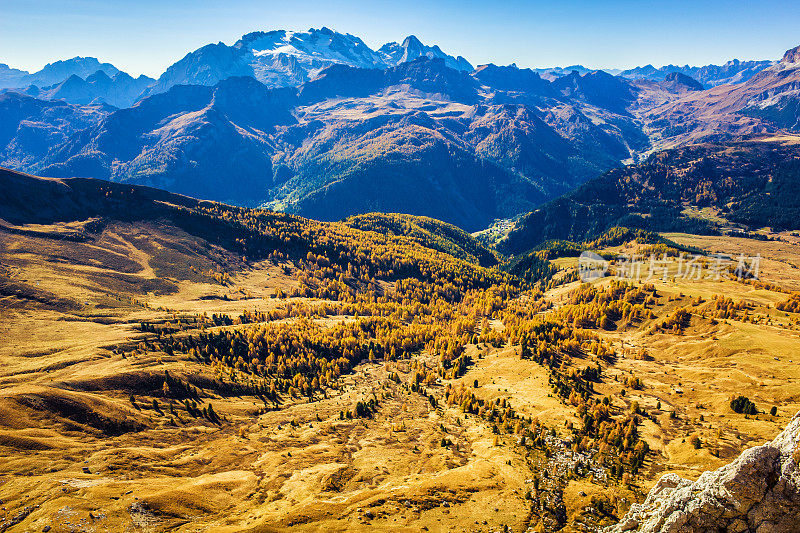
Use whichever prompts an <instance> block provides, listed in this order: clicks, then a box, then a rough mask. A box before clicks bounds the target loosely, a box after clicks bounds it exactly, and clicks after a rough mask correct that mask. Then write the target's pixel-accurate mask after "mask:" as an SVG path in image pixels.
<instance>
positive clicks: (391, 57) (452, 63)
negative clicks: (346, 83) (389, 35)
mask: <svg viewBox="0 0 800 533" xmlns="http://www.w3.org/2000/svg"><path fill="white" fill-rule="evenodd" d="M378 53H380V54H382V55H383V58H384V62H385V63H386V64H387V65H398V64H400V63H407V62H409V61H414V60H415V59H418V58H420V57H427V58H429V59H443V60H444V62H445V64H446V65H447V66H448V67H450V68H454V69H456V70H463V71H467V72H470V71H472V70H473V67H472V65H471V64H470V63H469V61H467V60H466V59H464V58H463V57H461V56H457V57H453V56H451V55H448V54H446V53H445V52H443V51H442V49H441V48H439V47H438V46H436V45H434V46H426V45H424V44H422V41H420V40H419V39H418V38H417V37H416V36H415V35H409V36H408V37H406V38H405V39H403V43H402V44H398V43H396V42H393V43H386V44H384V45H383V46H381V47H380V48H379V49H378Z"/></svg>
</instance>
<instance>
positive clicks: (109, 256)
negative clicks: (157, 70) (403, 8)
mask: <svg viewBox="0 0 800 533" xmlns="http://www.w3.org/2000/svg"><path fill="white" fill-rule="evenodd" d="M87 4H92V5H93V6H94V5H95V4H94V3H87ZM200 4H202V3H197V5H198V7H197V9H201V7H202V6H200ZM448 52H449V51H448ZM448 52H445V51H443V50H442V49H441V48H440V47H438V46H429V45H425V44H423V43H422V42H420V40H419V39H417V38H416V37H413V36H409V37H407V38H406V39H404V40H403V41H402V42H391V43H388V44H385V45H383V46H380V47H379V48H377V49H372V48H370V47H369V46H367V45H366V44H365V43H364V42H363V41H362V40H361V39H359V38H358V37H356V36H353V35H349V34H341V33H337V32H334V31H332V30H330V29H327V28H321V29H311V30H309V31H307V32H292V31H283V30H279V31H269V32H255V33H250V34H247V35H245V36H243V37H242V38H241V39H239V40H238V41H237V42H235V43H234V44H233V45H230V46H229V45H227V44H224V43H218V44H209V45H207V46H203V47H201V48H199V49H197V50H195V51H193V52H190V53H188V54H186V56H185V57H183V58H182V59H180V60H179V61H177V62H176V63H174V64H173V65H172V66H170V67H169V68H167V69H166V71H165V72H164V73H163V74H161V75H160V76H159V77H158V79H153V78H148V77H146V76H139V77H134V76H131V75H129V74H128V73H125V72H122V71H120V70H118V69H117V68H116V67H114V66H113V65H111V64H109V63H103V62H100V61H99V60H98V59H95V58H81V57H76V58H73V59H69V60H64V61H56V62H54V63H51V64H48V65H47V66H45V67H44V68H43V69H42V70H40V71H38V72H26V71H23V70H20V69H15V68H12V67H10V66H7V65H0V86H2V88H1V89H0V91H2V92H0V165H2V167H1V168H0V533H4V532H8V533H17V532H36V531H41V532H43V533H48V532H50V533H68V532H69V533H74V532H87V533H88V532H106V531H108V532H131V533H139V532H142V533H144V532H161V531H171V532H172V531H174V532H186V533H189V532H192V533H198V532H207V533H220V532H221V533H229V532H230V533H233V532H242V531H244V532H251V533H262V532H263V533H272V532H284V531H286V532H288V531H292V532H294V531H303V532H305V531H309V532H311V531H314V532H317V531H364V532H367V531H369V532H372V531H386V532H396V531H397V532H412V531H414V532H419V531H428V532H440V531H441V532H445V531H457V532H461V531H471V532H484V533H489V532H504V533H506V532H516V533H522V532H525V533H528V532H535V533H543V532H556V531H558V532H564V533H579V532H580V533H584V532H593V533H595V532H597V533H600V532H602V533H623V532H638V533H705V532H714V533H723V532H724V533H751V532H753V533H791V532H797V531H800V412H799V411H800V393H798V390H800V389H798V386H800V359H798V353H800V350H798V348H799V347H800V47H798V48H794V49H792V50H789V51H787V52H786V53H785V54H784V55H783V57H781V58H774V59H775V60H774V61H773V60H748V59H743V60H731V61H729V62H726V63H725V64H723V65H705V66H674V65H669V66H664V67H658V68H657V67H654V66H652V65H646V66H643V67H637V68H633V69H629V70H625V71H618V70H594V69H588V68H585V67H583V66H580V65H576V66H569V67H547V68H545V67H543V68H536V69H532V68H519V67H517V66H516V65H509V66H498V65H494V64H487V65H479V66H473V65H472V64H470V63H469V62H468V61H467V60H466V59H465V58H464V57H461V56H458V55H450V54H449V53H448ZM795 359H798V360H797V361H795Z"/></svg>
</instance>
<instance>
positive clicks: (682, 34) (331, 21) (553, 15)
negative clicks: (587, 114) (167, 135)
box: [0, 0, 800, 77]
mask: <svg viewBox="0 0 800 533" xmlns="http://www.w3.org/2000/svg"><path fill="white" fill-rule="evenodd" d="M321 26H328V27H329V28H331V29H334V30H337V31H340V32H343V33H352V34H354V35H358V36H359V37H361V38H362V39H364V41H365V42H366V43H367V44H368V45H370V46H371V47H373V48H377V47H378V46H380V45H381V44H383V43H385V42H387V41H400V40H402V39H403V38H404V37H405V36H407V35H409V34H414V35H416V36H417V37H419V38H420V40H422V41H423V42H424V43H426V44H438V45H440V46H441V47H442V49H443V50H444V51H445V52H448V53H450V54H453V55H463V56H464V57H466V58H467V59H468V60H469V61H470V62H472V63H473V64H474V65H479V64H483V63H488V62H493V63H497V64H509V63H512V62H515V63H517V65H519V66H525V67H549V66H568V65H574V64H583V65H585V66H588V67H591V68H601V67H603V68H627V67H632V66H637V65H645V64H647V63H652V64H654V65H656V66H661V65H664V64H668V63H675V64H692V65H703V64H708V63H721V62H724V61H727V60H729V59H732V58H739V59H777V58H779V57H780V56H781V55H782V54H783V52H784V51H785V50H787V49H789V48H792V47H794V46H797V45H798V44H800V1H798V0H790V1H787V0H768V1H766V2H745V1H739V0H729V1H724V0H692V1H687V0H673V1H658V2H654V1H649V0H608V1H603V0H595V1H578V0H561V1H551V2H546V1H539V0H530V1H516V0H514V1H503V0H495V1H489V2H487V1H472V0H439V1H437V0H430V1H427V2H415V1H410V0H406V1H400V2H394V1H387V0H370V1H364V0H345V1H339V2H337V1H332V0H329V1H321V0H295V1H292V0H282V1H274V0H216V1H208V0H192V1H189V0H174V1H170V0H136V1H133V0H78V1H74V0H0V63H7V64H9V65H10V66H12V67H17V68H23V69H26V70H31V71H33V70H38V69H40V68H41V67H42V66H44V64H45V63H48V62H50V61H54V60H57V59H65V58H70V57H74V56H76V55H80V56H95V57H98V58H99V59H100V60H101V61H108V62H111V63H114V64H115V65H116V66H117V67H119V68H121V69H123V70H125V71H127V72H129V73H131V74H134V75H137V74H142V73H143V74H147V75H150V76H154V77H156V76H158V75H159V74H160V73H161V72H163V70H164V69H165V68H166V67H167V66H169V65H170V64H172V63H173V62H175V61H176V60H178V59H180V58H181V57H183V56H184V55H185V54H186V53H187V52H189V51H191V50H194V49H196V48H198V47H200V46H202V45H204V44H208V43H210V42H218V41H222V42H225V43H227V44H232V43H233V42H235V41H236V40H237V39H238V38H239V37H240V36H241V35H243V34H244V33H247V32H250V31H254V30H270V29H290V30H305V29H308V28H310V27H315V28H318V27H321Z"/></svg>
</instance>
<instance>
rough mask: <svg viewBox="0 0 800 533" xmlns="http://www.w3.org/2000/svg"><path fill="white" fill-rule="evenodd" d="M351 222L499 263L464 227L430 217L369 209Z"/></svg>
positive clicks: (348, 222) (488, 263)
mask: <svg viewBox="0 0 800 533" xmlns="http://www.w3.org/2000/svg"><path fill="white" fill-rule="evenodd" d="M343 223H344V224H346V225H347V226H350V227H353V228H357V229H361V230H364V231H374V232H377V233H381V234H388V235H403V236H404V237H409V238H411V239H413V240H414V241H416V242H417V243H419V244H420V245H422V246H424V247H426V248H431V249H433V250H438V251H440V252H444V253H446V254H448V255H452V256H453V257H457V258H458V259H463V260H464V261H468V262H470V263H475V264H478V265H481V266H493V265H495V264H497V258H496V257H495V256H494V254H493V253H492V252H491V251H489V250H488V249H486V248H484V247H483V246H482V245H481V244H480V243H479V242H478V241H476V240H475V238H474V237H473V236H472V235H470V234H469V233H467V232H465V231H464V230H462V229H460V228H457V227H456V226H453V225H452V224H446V223H444V222H441V221H439V220H436V219H434V218H429V217H417V216H412V215H403V214H397V213H368V214H364V215H355V216H352V217H349V218H347V219H345V220H344V221H343Z"/></svg>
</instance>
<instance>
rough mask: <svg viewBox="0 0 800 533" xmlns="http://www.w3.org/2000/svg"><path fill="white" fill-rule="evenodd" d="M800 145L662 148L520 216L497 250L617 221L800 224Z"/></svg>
mask: <svg viewBox="0 0 800 533" xmlns="http://www.w3.org/2000/svg"><path fill="white" fill-rule="evenodd" d="M797 147H798V144H797V142H796V140H795V139H793V138H787V139H781V138H774V139H754V140H745V141H740V142H733V143H728V144H700V145H693V146H688V147H686V148H678V149H673V150H667V151H665V152H660V153H657V154H654V155H651V156H650V157H648V158H647V159H646V160H645V161H643V162H642V163H639V164H637V165H631V166H627V167H624V168H620V169H615V170H612V171H609V172H607V173H606V174H604V175H602V176H600V177H598V178H596V179H593V180H590V181H589V182H587V183H586V184H584V185H582V186H581V187H579V188H577V189H576V190H575V191H573V192H570V193H568V194H566V195H564V196H562V197H561V198H558V199H557V200H553V201H552V202H550V203H548V204H545V205H544V206H542V207H541V208H539V209H537V210H535V211H533V212H531V213H528V214H527V215H525V216H524V217H521V218H520V220H519V221H518V222H517V223H516V224H515V225H514V226H513V227H512V228H511V230H510V231H509V232H508V234H507V235H506V236H504V237H503V238H502V240H500V241H499V242H498V245H497V247H498V249H499V250H500V251H502V252H503V253H507V254H517V253H521V252H524V251H526V250H528V249H529V248H532V247H534V246H536V245H537V244H539V243H541V242H543V241H545V240H548V239H566V240H572V241H581V240H585V239H591V238H594V237H597V236H598V235H600V234H601V233H603V232H604V231H606V230H608V229H609V228H612V227H614V226H629V227H635V228H643V229H648V230H651V231H688V232H695V233H696V232H700V233H709V232H711V233H714V232H718V231H721V230H722V229H731V228H739V229H742V230H756V229H759V228H762V227H765V226H770V227H773V228H776V229H784V230H785V229H797V220H798V216H800V204H798V198H800V195H798V192H797V186H798V183H800V158H798V151H797Z"/></svg>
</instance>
